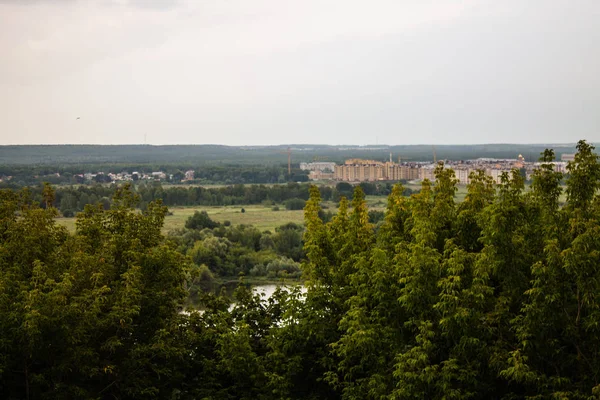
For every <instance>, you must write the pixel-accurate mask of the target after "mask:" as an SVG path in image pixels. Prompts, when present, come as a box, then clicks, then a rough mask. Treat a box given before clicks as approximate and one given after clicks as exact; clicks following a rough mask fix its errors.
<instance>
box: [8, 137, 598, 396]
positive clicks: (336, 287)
mask: <svg viewBox="0 0 600 400" xmlns="http://www.w3.org/2000/svg"><path fill="white" fill-rule="evenodd" d="M577 149H578V153H577V155H576V157H575V161H574V162H572V163H570V164H569V166H568V178H567V179H566V182H565V183H566V186H565V187H564V188H563V187H562V186H561V184H562V182H563V177H562V175H561V174H560V173H557V172H555V171H554V170H553V166H552V164H550V161H552V160H553V159H554V153H553V151H551V150H546V151H545V152H544V153H543V156H542V161H544V162H545V163H544V164H543V165H542V166H541V167H540V169H539V170H538V171H537V172H536V174H535V177H534V180H533V184H532V186H531V188H530V190H525V186H524V183H523V180H522V177H521V175H520V174H519V173H518V171H515V172H513V173H511V174H508V173H507V174H505V175H504V176H503V178H502V183H501V184H499V185H495V184H494V183H493V182H492V181H491V179H490V178H489V177H487V176H485V175H484V174H483V172H480V173H474V174H473V175H472V177H471V183H470V184H469V186H468V195H467V197H466V199H465V201H464V202H462V203H460V204H456V203H455V201H454V194H455V191H456V179H455V178H454V172H453V171H452V170H448V169H445V168H444V167H443V166H442V165H439V166H438V168H437V170H436V181H435V182H433V183H431V182H428V181H424V182H423V185H422V189H421V191H420V193H419V194H416V195H413V196H411V197H410V198H407V197H404V196H402V192H403V188H402V187H401V186H400V185H398V186H396V187H395V188H394V190H393V192H392V193H391V195H390V196H389V198H388V207H387V212H386V214H385V218H384V221H383V223H382V224H380V225H379V226H378V229H375V227H374V226H373V225H372V224H371V223H370V222H369V213H368V209H367V207H366V204H365V201H364V195H363V192H362V190H361V188H360V187H357V188H356V189H355V192H354V196H353V199H352V202H351V203H350V204H349V203H348V202H347V201H346V200H345V199H342V200H341V202H340V205H339V211H338V213H337V215H336V216H334V217H333V219H332V220H331V221H329V222H327V223H325V222H324V221H323V220H322V219H321V217H320V215H322V210H321V208H320V192H319V190H318V188H316V187H313V188H311V190H310V198H309V200H308V201H307V203H306V206H305V225H306V232H305V236H304V251H305V253H306V260H305V262H304V264H303V267H302V268H303V274H304V276H305V279H306V280H305V286H306V290H305V292H302V291H301V290H300V289H299V288H292V289H288V290H280V291H278V292H277V293H276V294H275V295H274V296H273V297H272V298H270V299H268V300H265V299H262V300H261V298H260V296H257V295H254V294H252V292H250V291H249V290H247V289H245V287H244V286H240V288H239V289H238V291H237V293H236V302H235V304H233V305H230V304H229V301H228V300H227V299H226V298H224V297H220V296H212V295H205V296H204V297H203V302H204V305H205V311H204V312H202V313H200V312H193V311H192V312H187V313H182V312H181V310H182V304H183V302H184V300H185V298H186V296H187V282H189V281H190V279H191V278H192V277H193V276H194V273H195V271H196V270H195V268H196V267H194V266H193V264H192V263H191V261H190V260H189V259H187V258H185V257H184V256H183V255H182V254H181V253H179V252H177V251H176V249H175V245H174V244H172V243H169V242H167V241H165V239H164V238H163V237H162V236H161V235H160V227H161V225H162V222H163V219H164V215H165V213H166V209H165V208H164V207H162V206H161V205H160V204H155V203H152V204H150V205H149V206H148V208H147V210H146V211H144V212H143V213H139V212H136V211H134V209H133V206H134V203H135V198H134V196H133V194H132V192H131V191H130V190H128V188H123V189H122V190H119V191H118V192H117V194H116V196H115V199H114V200H113V203H112V207H111V209H110V210H104V209H102V207H98V208H94V207H91V206H88V207H87V208H86V210H85V212H83V213H82V214H80V215H79V216H78V220H77V232H76V233H75V234H74V235H69V234H68V233H67V232H66V231H65V230H64V229H63V228H61V227H59V226H57V225H55V224H54V222H53V217H54V214H55V213H56V211H55V209H54V208H52V207H48V208H46V209H40V208H37V207H35V206H32V205H31V201H30V200H29V198H28V194H27V192H26V191H25V192H20V193H13V192H2V195H1V196H2V198H1V201H2V202H1V206H0V241H1V242H0V272H1V275H0V396H1V397H2V398H8V399H12V398H14V399H17V398H65V399H68V398H89V399H97V398H118V399H134V398H135V399H137V398H139V399H142V398H165V399H203V398H206V399H507V400H508V399H551V398H555V399H595V398H598V397H599V396H600V382H599V380H600V307H599V305H600V269H599V267H598V266H599V261H600V197H598V195H597V193H598V189H599V185H600V164H599V162H598V157H597V156H596V154H595V153H594V152H593V150H594V148H593V147H592V146H590V145H588V144H587V143H585V142H583V141H582V142H579V144H578V146H577ZM563 192H564V193H563ZM44 196H46V201H47V203H48V204H49V205H50V204H52V201H53V194H52V191H51V189H50V188H48V190H47V191H45V192H44Z"/></svg>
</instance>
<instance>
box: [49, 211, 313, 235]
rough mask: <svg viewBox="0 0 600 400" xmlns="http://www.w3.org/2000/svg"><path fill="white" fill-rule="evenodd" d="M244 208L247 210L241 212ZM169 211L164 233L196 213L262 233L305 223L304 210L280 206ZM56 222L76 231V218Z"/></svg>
mask: <svg viewBox="0 0 600 400" xmlns="http://www.w3.org/2000/svg"><path fill="white" fill-rule="evenodd" d="M242 208H243V209H244V210H245V212H244V213H242V212H241V210H242ZM169 211H171V212H172V213H173V215H167V216H166V218H165V225H164V226H163V229H162V231H163V233H166V232H168V231H170V230H173V229H178V228H183V227H184V226H185V221H186V220H187V219H188V218H189V217H190V216H192V215H193V214H194V212H196V211H206V212H207V213H208V214H209V215H210V217H211V218H212V219H213V220H215V221H217V222H221V223H223V222H225V221H230V222H231V224H232V225H241V224H246V225H254V226H255V227H257V228H258V229H259V230H261V231H265V230H270V231H274V230H275V228H276V227H278V226H281V225H284V224H287V223H288V222H295V223H297V224H301V223H303V222H304V214H303V211H302V210H286V209H285V208H284V207H283V206H281V205H280V206H279V211H273V210H272V208H271V206H269V207H265V206H263V205H251V206H225V207H200V206H199V207H170V208H169ZM56 222H57V223H59V224H60V225H63V226H65V227H67V229H68V230H69V231H71V232H73V231H75V218H57V219H56Z"/></svg>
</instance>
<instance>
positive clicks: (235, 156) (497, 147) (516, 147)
mask: <svg viewBox="0 0 600 400" xmlns="http://www.w3.org/2000/svg"><path fill="white" fill-rule="evenodd" d="M545 146H546V147H547V145H542V144H479V145H436V146H435V151H436V153H437V158H438V159H448V160H466V159H474V158H479V157H491V158H516V157H517V155H518V154H523V155H524V156H525V158H526V159H528V160H530V159H533V158H535V157H536V155H537V154H539V153H540V152H542V151H544V149H545ZM288 147H289V148H290V149H291V151H292V161H293V162H294V164H296V165H297V164H298V163H299V162H301V161H306V162H308V161H312V160H313V159H314V158H315V157H316V158H318V159H319V160H321V161H324V160H327V161H332V162H338V163H341V162H343V161H344V160H346V159H348V158H366V159H375V160H387V159H388V158H389V154H390V152H391V153H392V154H393V157H394V160H397V157H398V156H401V157H402V159H404V160H411V161H431V160H433V148H432V146H431V145H402V146H386V145H375V146H362V147H361V146H326V145H294V144H292V145H289V146H288V145H281V146H218V145H174V146H150V145H110V146H107V145H31V146H26V145H11V146H0V165H15V164H21V165H54V166H56V165H69V164H137V166H138V167H139V166H141V165H145V164H153V165H173V164H175V165H181V166H187V167H194V166H204V165H223V164H230V165H234V164H235V165H249V164H252V165H262V166H265V165H273V164H279V165H283V164H287V154H286V151H287V149H288ZM555 150H556V153H557V154H558V156H559V158H560V155H561V154H562V153H574V152H575V145H574V144H568V145H561V146H560V147H555ZM115 172H117V171H115ZM119 172H120V171H119Z"/></svg>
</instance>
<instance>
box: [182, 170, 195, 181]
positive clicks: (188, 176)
mask: <svg viewBox="0 0 600 400" xmlns="http://www.w3.org/2000/svg"><path fill="white" fill-rule="evenodd" d="M183 180H184V181H193V180H194V170H192V169H190V170H188V171H185V178H184V179H183Z"/></svg>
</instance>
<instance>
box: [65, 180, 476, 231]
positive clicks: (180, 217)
mask: <svg viewBox="0 0 600 400" xmlns="http://www.w3.org/2000/svg"><path fill="white" fill-rule="evenodd" d="M405 187H408V188H410V189H413V190H419V189H420V188H421V186H420V185H411V184H408V185H405ZM466 194H467V188H466V186H458V191H457V192H456V202H457V203H458V202H462V201H463V200H464V198H465V195H466ZM366 200H367V205H368V206H369V209H370V210H379V211H384V210H385V208H386V205H387V197H386V196H367V197H366ZM323 205H324V206H325V207H326V209H327V210H329V211H332V212H336V206H337V204H336V203H335V202H329V201H328V202H324V204H323ZM242 208H244V210H245V211H246V212H244V213H242V212H241V210H242ZM169 210H170V211H171V212H172V213H173V215H168V216H167V217H166V218H165V225H164V227H163V232H164V233H166V232H168V231H170V230H173V229H178V228H183V227H184V225H185V221H186V220H187V219H188V218H189V217H190V216H191V215H192V214H194V212H196V211H203V210H204V211H206V212H207V213H208V214H209V215H210V217H211V218H212V219H214V220H215V221H217V222H224V221H230V222H231V224H232V225H239V224H246V225H254V226H255V227H257V228H258V229H260V230H261V231H264V230H270V231H274V230H275V228H276V227H278V226H280V225H284V224H286V223H288V222H295V223H298V224H301V223H303V222H304V215H303V211H302V210H294V211H290V210H286V209H285V207H284V206H283V205H279V211H273V210H272V208H271V206H268V207H265V206H264V205H249V206H224V207H171V208H170V209H169ZM56 221H57V222H58V223H59V224H61V225H64V226H66V227H67V229H69V230H70V231H74V230H75V218H58V219H57V220H56Z"/></svg>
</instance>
